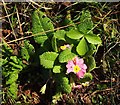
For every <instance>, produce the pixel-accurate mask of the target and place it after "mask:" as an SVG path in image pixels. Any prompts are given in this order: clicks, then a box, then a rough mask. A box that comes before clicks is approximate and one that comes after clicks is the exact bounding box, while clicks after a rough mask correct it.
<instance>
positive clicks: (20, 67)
mask: <svg viewBox="0 0 120 105" xmlns="http://www.w3.org/2000/svg"><path fill="white" fill-rule="evenodd" d="M9 64H10V65H12V66H13V67H14V68H17V69H20V70H22V68H23V67H22V66H21V65H19V64H15V63H13V62H9Z"/></svg>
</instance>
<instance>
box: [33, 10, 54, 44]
mask: <svg viewBox="0 0 120 105" xmlns="http://www.w3.org/2000/svg"><path fill="white" fill-rule="evenodd" d="M53 29H54V27H53V24H52V21H51V20H50V19H49V18H48V17H47V16H46V15H45V14H44V13H43V12H41V11H39V10H36V11H34V13H33V15H32V33H33V34H38V35H35V36H34V40H35V42H36V43H38V44H42V43H44V42H45V41H46V40H47V39H48V36H49V35H50V34H51V33H50V32H49V33H46V31H48V30H53Z"/></svg>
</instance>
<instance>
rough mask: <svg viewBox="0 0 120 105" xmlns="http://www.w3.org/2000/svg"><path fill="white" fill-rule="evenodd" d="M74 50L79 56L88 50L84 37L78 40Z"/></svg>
mask: <svg viewBox="0 0 120 105" xmlns="http://www.w3.org/2000/svg"><path fill="white" fill-rule="evenodd" d="M76 51H77V53H78V54H79V55H80V56H84V55H85V54H86V52H87V51H88V45H87V42H86V40H85V38H84V37H83V38H82V39H81V40H80V42H79V44H78V46H77V47H76Z"/></svg>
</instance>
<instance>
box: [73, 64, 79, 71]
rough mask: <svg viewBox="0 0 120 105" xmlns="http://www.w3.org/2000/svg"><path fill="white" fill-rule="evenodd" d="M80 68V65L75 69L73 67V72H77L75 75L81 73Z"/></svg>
mask: <svg viewBox="0 0 120 105" xmlns="http://www.w3.org/2000/svg"><path fill="white" fill-rule="evenodd" d="M80 69H81V68H80V67H79V66H78V65H75V66H74V67H73V71H74V72H75V73H78V72H79V71H80Z"/></svg>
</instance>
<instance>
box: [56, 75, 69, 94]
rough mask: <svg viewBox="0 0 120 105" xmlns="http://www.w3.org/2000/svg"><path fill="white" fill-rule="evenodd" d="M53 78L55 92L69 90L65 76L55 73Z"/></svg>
mask: <svg viewBox="0 0 120 105" xmlns="http://www.w3.org/2000/svg"><path fill="white" fill-rule="evenodd" d="M55 79H56V82H57V92H64V93H70V92H71V86H70V84H69V80H68V78H67V77H65V76H63V75H61V74H57V75H56V78H55Z"/></svg>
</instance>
